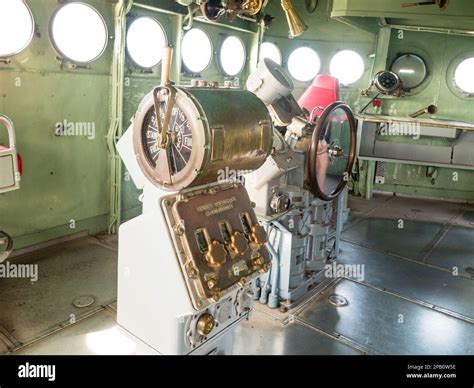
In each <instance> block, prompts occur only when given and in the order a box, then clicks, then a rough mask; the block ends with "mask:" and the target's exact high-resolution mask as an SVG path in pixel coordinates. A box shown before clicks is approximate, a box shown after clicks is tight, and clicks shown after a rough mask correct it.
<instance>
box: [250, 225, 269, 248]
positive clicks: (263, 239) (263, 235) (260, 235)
mask: <svg viewBox="0 0 474 388" xmlns="http://www.w3.org/2000/svg"><path fill="white" fill-rule="evenodd" d="M250 236H251V238H252V240H253V241H255V242H256V243H257V244H260V245H263V244H266V243H267V238H268V236H267V232H265V229H263V226H261V225H260V224H255V225H254V226H252V233H251V235H250Z"/></svg>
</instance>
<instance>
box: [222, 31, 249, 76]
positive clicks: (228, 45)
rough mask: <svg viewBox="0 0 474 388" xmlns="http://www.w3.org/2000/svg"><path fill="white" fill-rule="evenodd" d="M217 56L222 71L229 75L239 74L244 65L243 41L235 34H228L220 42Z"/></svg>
mask: <svg viewBox="0 0 474 388" xmlns="http://www.w3.org/2000/svg"><path fill="white" fill-rule="evenodd" d="M219 57H220V64H221V67H222V70H223V71H224V73H226V74H227V75H229V76H235V75H237V74H239V73H240V72H241V71H242V69H243V68H244V66H245V58H246V54H245V46H244V43H243V42H242V40H240V39H239V38H237V37H236V36H229V37H228V38H226V39H225V40H224V42H223V43H222V47H221V52H220V55H219Z"/></svg>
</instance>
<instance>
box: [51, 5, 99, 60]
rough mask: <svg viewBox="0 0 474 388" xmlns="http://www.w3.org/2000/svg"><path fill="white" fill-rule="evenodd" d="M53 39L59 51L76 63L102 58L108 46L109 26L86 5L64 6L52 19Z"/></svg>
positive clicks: (96, 12)
mask: <svg viewBox="0 0 474 388" xmlns="http://www.w3.org/2000/svg"><path fill="white" fill-rule="evenodd" d="M51 38H52V41H53V44H54V46H55V48H56V49H57V51H58V52H59V53H60V54H61V55H63V56H64V57H66V58H67V59H69V60H71V61H73V62H80V63H88V62H92V61H94V60H96V59H97V58H99V57H100V56H101V55H102V53H103V52H104V50H105V47H106V46H107V26H106V25H105V21H104V19H103V17H102V15H101V14H100V13H99V12H98V11H97V10H96V9H95V8H93V7H91V6H90V5H88V4H84V3H68V4H65V5H63V6H62V7H61V8H59V10H58V11H57V12H56V13H55V15H54V16H53V21H52V24H51Z"/></svg>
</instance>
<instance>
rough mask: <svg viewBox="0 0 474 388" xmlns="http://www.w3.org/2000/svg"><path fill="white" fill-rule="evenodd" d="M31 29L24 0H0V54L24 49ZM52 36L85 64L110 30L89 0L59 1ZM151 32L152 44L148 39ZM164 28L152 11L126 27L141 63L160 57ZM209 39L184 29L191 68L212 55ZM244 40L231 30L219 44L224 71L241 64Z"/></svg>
mask: <svg viewBox="0 0 474 388" xmlns="http://www.w3.org/2000/svg"><path fill="white" fill-rule="evenodd" d="M33 34H34V18H33V14H32V12H31V10H30V8H29V7H28V5H27V3H26V2H25V1H23V0H8V1H3V0H2V1H0V36H2V37H6V39H2V40H0V58H6V57H11V56H13V55H15V54H18V53H20V52H21V51H23V50H24V49H25V48H26V47H27V46H28V45H29V43H30V42H31V40H32V38H33ZM50 37H51V41H52V43H53V46H54V48H55V49H56V51H57V52H58V53H59V54H60V55H62V56H63V57H65V58H67V59H68V60H70V61H72V62H75V63H79V64H85V63H89V62H92V61H95V60H97V59H98V58H99V57H100V56H101V55H102V54H103V52H104V51H105V48H106V47H107V40H108V32H107V26H106V24H105V21H104V18H103V17H102V15H101V14H100V13H99V12H98V11H97V10H96V9H95V8H93V7H92V6H90V5H88V4H85V3H81V2H72V3H67V4H64V5H62V6H61V7H59V8H58V9H57V10H56V11H55V13H54V15H53V17H52V19H51V25H50ZM150 37H152V39H153V44H152V45H150V44H149V41H150ZM166 41H167V39H166V34H165V31H164V29H163V27H162V26H161V24H160V23H159V22H158V21H156V20H155V19H153V18H150V17H139V18H137V19H135V20H133V22H132V23H131V24H130V26H129V28H128V31H127V51H128V54H129V56H130V58H131V59H132V61H133V62H134V63H135V64H136V65H137V66H139V67H141V68H145V69H150V68H152V67H154V66H157V65H158V64H159V63H160V62H161V56H162V47H164V46H165V45H166ZM211 56H212V44H211V41H210V39H209V37H208V35H207V34H206V33H205V32H204V31H202V30H199V29H192V30H190V31H188V32H187V33H186V34H185V36H184V38H183V42H182V57H183V62H184V64H185V66H186V67H187V69H188V70H189V71H190V72H192V73H199V72H201V71H202V70H204V69H205V68H206V67H207V66H208V65H209V64H210V61H211ZM245 62H246V52H245V45H244V43H243V42H242V41H241V40H240V39H239V38H237V37H235V36H229V37H227V38H226V39H225V40H224V42H223V43H222V46H221V50H220V65H221V68H222V70H223V71H224V72H225V74H226V75H229V76H235V75H237V74H239V73H240V72H241V71H242V69H243V68H244V66H245Z"/></svg>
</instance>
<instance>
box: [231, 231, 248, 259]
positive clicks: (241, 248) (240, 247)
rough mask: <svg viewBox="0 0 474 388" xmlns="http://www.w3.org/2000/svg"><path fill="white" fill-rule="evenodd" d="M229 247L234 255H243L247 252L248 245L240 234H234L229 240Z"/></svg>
mask: <svg viewBox="0 0 474 388" xmlns="http://www.w3.org/2000/svg"><path fill="white" fill-rule="evenodd" d="M230 247H231V249H232V251H233V252H234V253H236V254H238V255H243V254H244V253H245V252H246V251H247V249H248V247H249V244H248V241H247V239H246V238H245V236H244V235H243V234H242V233H240V232H234V233H233V234H232V237H231V238H230Z"/></svg>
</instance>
